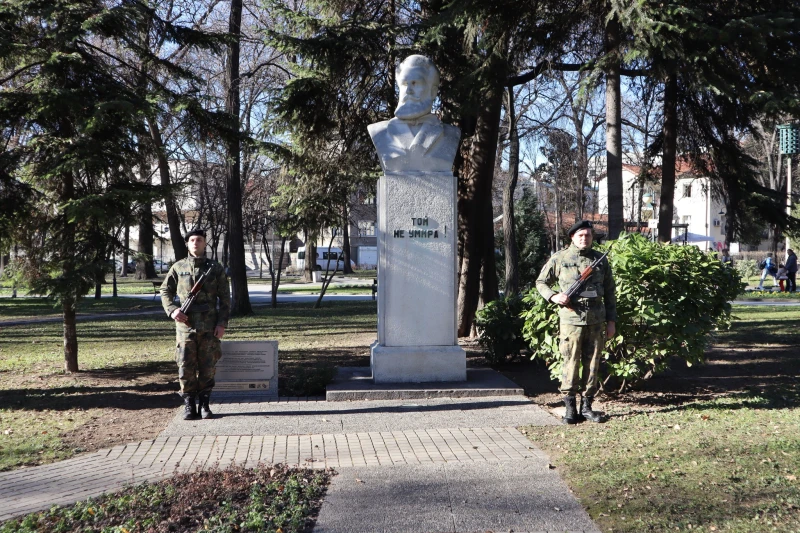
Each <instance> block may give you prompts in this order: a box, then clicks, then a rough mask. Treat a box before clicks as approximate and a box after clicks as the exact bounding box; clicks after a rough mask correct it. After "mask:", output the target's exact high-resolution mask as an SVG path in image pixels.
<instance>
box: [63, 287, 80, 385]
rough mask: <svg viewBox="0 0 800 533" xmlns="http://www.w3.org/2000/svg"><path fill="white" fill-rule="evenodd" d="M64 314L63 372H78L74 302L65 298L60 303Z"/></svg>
mask: <svg viewBox="0 0 800 533" xmlns="http://www.w3.org/2000/svg"><path fill="white" fill-rule="evenodd" d="M61 309H62V311H63V313H64V370H66V371H67V372H77V371H78V329H77V327H76V325H75V300H74V299H71V298H69V299H68V298H65V299H64V300H63V301H62V302H61Z"/></svg>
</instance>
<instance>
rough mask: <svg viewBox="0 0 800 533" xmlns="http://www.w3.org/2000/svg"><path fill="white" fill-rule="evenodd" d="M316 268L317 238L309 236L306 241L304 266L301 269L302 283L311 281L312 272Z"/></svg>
mask: <svg viewBox="0 0 800 533" xmlns="http://www.w3.org/2000/svg"><path fill="white" fill-rule="evenodd" d="M316 268H317V236H316V235H309V238H308V239H307V240H306V266H305V269H303V281H308V282H310V281H312V280H313V279H314V277H313V274H312V273H313V272H314V270H316Z"/></svg>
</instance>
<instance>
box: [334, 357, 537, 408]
mask: <svg viewBox="0 0 800 533" xmlns="http://www.w3.org/2000/svg"><path fill="white" fill-rule="evenodd" d="M523 395H524V391H523V389H522V387H520V386H519V385H517V384H516V383H514V382H513V381H511V380H510V379H508V378H507V377H505V376H504V375H502V374H501V373H499V372H496V371H494V370H492V369H491V368H468V369H467V380H466V381H451V382H447V381H439V382H435V383H375V382H374V381H373V380H372V370H371V369H370V368H369V367H366V366H364V367H361V366H358V367H356V366H349V367H339V369H338V372H337V374H336V377H335V378H334V380H333V382H332V383H331V384H330V385H328V387H327V391H326V394H325V399H326V400H327V401H329V402H344V401H350V400H417V399H424V398H469V397H481V396H523Z"/></svg>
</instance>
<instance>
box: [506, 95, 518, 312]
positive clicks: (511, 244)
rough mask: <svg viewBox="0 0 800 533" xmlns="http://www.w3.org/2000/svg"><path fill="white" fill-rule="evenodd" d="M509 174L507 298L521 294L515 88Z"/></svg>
mask: <svg viewBox="0 0 800 533" xmlns="http://www.w3.org/2000/svg"><path fill="white" fill-rule="evenodd" d="M507 94H508V110H507V111H508V135H509V141H510V143H509V154H508V173H509V180H508V183H506V187H505V189H504V190H503V245H504V247H505V258H506V264H505V267H506V272H505V278H506V287H505V292H506V297H508V296H512V295H515V294H517V293H518V292H519V254H518V251H517V232H516V228H515V216H514V191H515V190H516V188H517V180H518V179H519V135H518V132H517V120H516V117H515V110H514V88H513V87H509V88H508V93H507Z"/></svg>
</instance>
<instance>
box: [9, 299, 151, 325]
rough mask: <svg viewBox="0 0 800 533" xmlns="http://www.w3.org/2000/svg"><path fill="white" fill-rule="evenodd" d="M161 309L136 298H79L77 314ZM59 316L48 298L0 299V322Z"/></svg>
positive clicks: (148, 301)
mask: <svg viewBox="0 0 800 533" xmlns="http://www.w3.org/2000/svg"><path fill="white" fill-rule="evenodd" d="M144 309H161V301H160V300H158V299H156V300H141V299H138V298H101V299H99V300H95V299H94V298H91V297H90V298H81V301H80V302H78V314H92V313H110V312H113V311H137V310H144ZM56 316H61V307H60V306H59V304H57V303H56V302H54V301H53V300H50V299H48V298H0V321H2V320H17V319H25V318H45V317H56Z"/></svg>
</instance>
